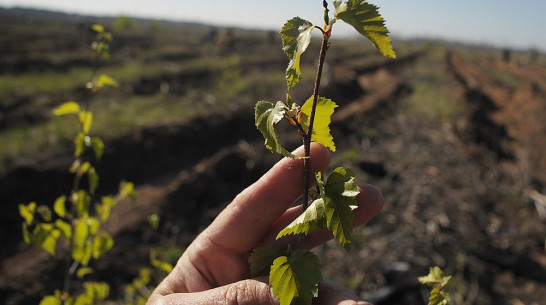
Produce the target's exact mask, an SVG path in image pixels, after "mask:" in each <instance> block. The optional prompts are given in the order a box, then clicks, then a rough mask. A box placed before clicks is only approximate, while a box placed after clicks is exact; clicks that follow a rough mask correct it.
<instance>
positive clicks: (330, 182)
mask: <svg viewBox="0 0 546 305" xmlns="http://www.w3.org/2000/svg"><path fill="white" fill-rule="evenodd" d="M354 179H355V176H354V174H353V172H352V171H351V170H350V169H345V168H342V167H338V168H336V169H335V170H334V172H333V173H332V174H331V175H330V176H329V177H328V179H327V180H326V182H325V183H324V184H322V182H320V181H319V180H317V183H318V185H319V189H320V193H321V196H322V197H323V198H325V200H324V201H325V203H326V204H325V209H324V213H325V215H326V221H327V227H328V229H330V230H331V231H332V233H333V234H334V237H335V238H336V239H337V240H338V241H339V243H341V244H342V245H343V247H344V248H345V250H347V251H348V250H349V249H350V248H351V235H352V232H353V212H352V210H353V209H355V208H356V207H357V205H356V199H355V197H356V195H358V193H359V190H358V187H357V186H356V184H355V182H354Z"/></svg>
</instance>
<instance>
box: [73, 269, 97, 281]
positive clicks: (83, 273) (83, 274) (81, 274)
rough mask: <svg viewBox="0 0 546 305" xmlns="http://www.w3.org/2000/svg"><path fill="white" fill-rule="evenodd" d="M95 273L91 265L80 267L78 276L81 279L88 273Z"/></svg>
mask: <svg viewBox="0 0 546 305" xmlns="http://www.w3.org/2000/svg"><path fill="white" fill-rule="evenodd" d="M91 273H93V268H91V267H83V268H79V269H78V271H77V272H76V276H77V277H78V278H79V279H80V280H81V279H83V278H84V277H85V276H86V275H88V274H91Z"/></svg>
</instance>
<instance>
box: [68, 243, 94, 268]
mask: <svg viewBox="0 0 546 305" xmlns="http://www.w3.org/2000/svg"><path fill="white" fill-rule="evenodd" d="M92 256H93V247H92V244H91V243H90V242H86V243H84V244H83V245H74V247H73V248H72V258H73V259H74V260H76V261H78V262H80V264H82V266H87V264H89V261H90V260H91V257H92Z"/></svg>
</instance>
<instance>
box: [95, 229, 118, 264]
mask: <svg viewBox="0 0 546 305" xmlns="http://www.w3.org/2000/svg"><path fill="white" fill-rule="evenodd" d="M113 246H114V239H113V238H112V236H110V235H109V234H108V233H102V234H101V235H99V236H97V237H96V238H95V239H94V240H93V258H94V259H97V258H99V257H101V256H102V255H103V254H104V253H106V252H107V251H108V250H110V249H112V247H113Z"/></svg>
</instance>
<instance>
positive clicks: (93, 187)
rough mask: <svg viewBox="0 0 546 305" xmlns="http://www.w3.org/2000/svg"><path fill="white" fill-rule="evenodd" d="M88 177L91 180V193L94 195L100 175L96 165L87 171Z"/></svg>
mask: <svg viewBox="0 0 546 305" xmlns="http://www.w3.org/2000/svg"><path fill="white" fill-rule="evenodd" d="M87 179H88V180H89V193H90V194H91V195H94V194H95V191H96V190H97V187H98V186H99V175H98V174H97V171H96V170H95V167H93V166H91V167H90V168H89V170H88V171H87Z"/></svg>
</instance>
